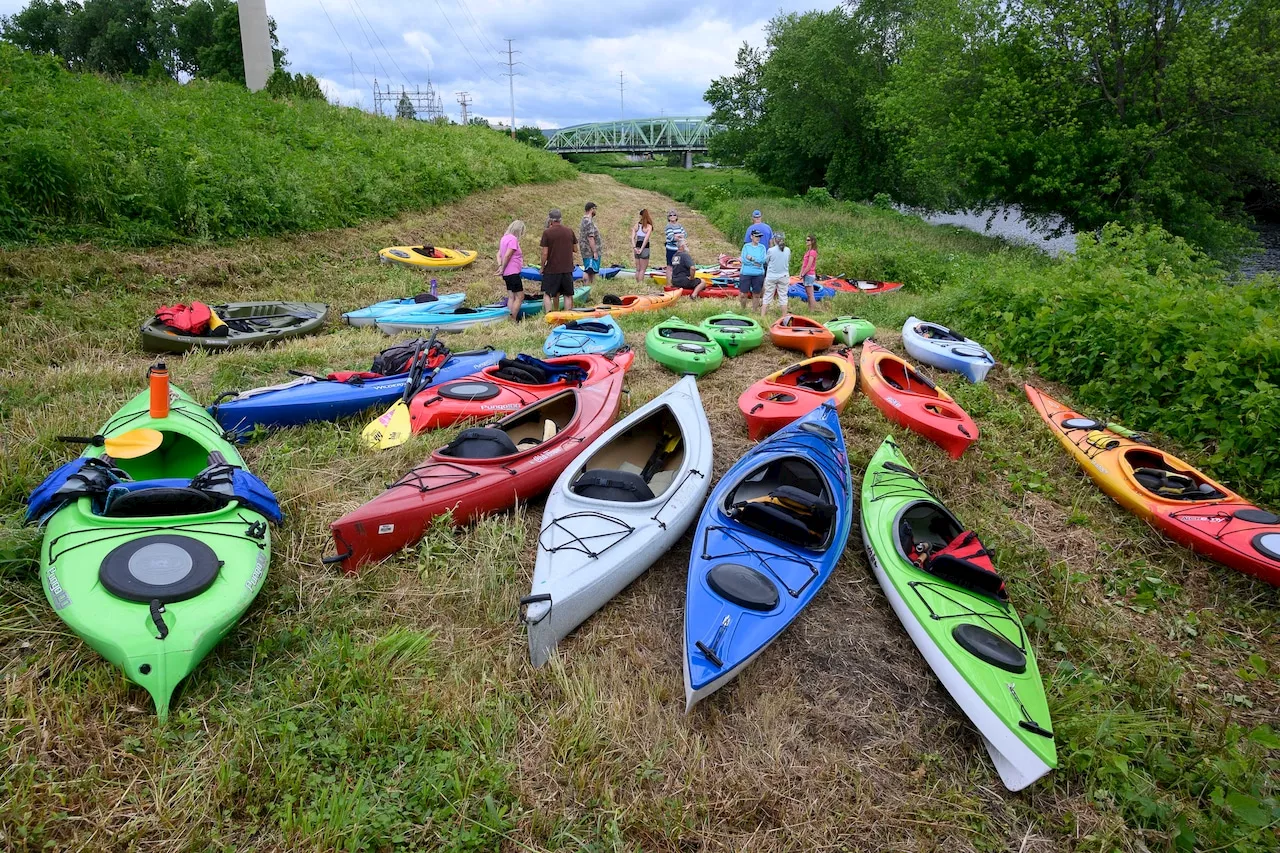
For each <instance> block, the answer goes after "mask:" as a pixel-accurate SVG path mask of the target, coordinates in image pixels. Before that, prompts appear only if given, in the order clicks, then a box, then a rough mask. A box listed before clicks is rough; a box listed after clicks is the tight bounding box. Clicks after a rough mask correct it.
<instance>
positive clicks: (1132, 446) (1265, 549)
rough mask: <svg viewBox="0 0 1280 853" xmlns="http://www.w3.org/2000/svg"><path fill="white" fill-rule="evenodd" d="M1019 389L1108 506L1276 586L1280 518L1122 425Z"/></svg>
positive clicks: (1279, 568) (1029, 389) (1279, 564)
mask: <svg viewBox="0 0 1280 853" xmlns="http://www.w3.org/2000/svg"><path fill="white" fill-rule="evenodd" d="M1024 390H1025V391H1026V392H1027V399H1028V400H1030V401H1031V405H1033V406H1035V408H1036V411H1037V412H1039V413H1040V417H1041V418H1043V419H1044V422H1045V423H1046V424H1048V425H1049V429H1050V430H1051V431H1052V432H1053V434H1054V435H1055V436H1056V437H1057V439H1058V441H1060V442H1061V443H1062V446H1063V447H1065V448H1067V452H1068V453H1070V454H1071V455H1072V457H1073V458H1074V459H1075V460H1076V462H1078V463H1079V464H1080V467H1081V468H1083V469H1084V470H1085V473H1087V474H1088V475H1089V476H1090V477H1092V478H1093V481H1094V482H1095V483H1097V484H1098V486H1099V488H1101V489H1102V491H1104V492H1106V493H1107V494H1108V495H1110V496H1111V498H1112V499H1113V500H1114V501H1115V502H1116V503H1118V504H1120V505H1121V506H1122V507H1124V508H1125V509H1127V510H1129V512H1131V513H1133V514H1134V515H1136V516H1138V517H1139V518H1141V519H1145V520H1146V521H1148V522H1150V523H1151V524H1152V525H1153V526H1155V527H1156V528H1157V529H1158V530H1160V531H1161V532H1162V533H1164V534H1165V535H1166V536H1168V537H1169V538H1170V539H1172V540H1174V541H1175V542H1177V543H1178V544H1180V545H1184V546H1186V547H1187V548H1190V549H1191V550H1192V551H1195V552H1196V553H1198V554H1203V555H1204V556H1206V557H1209V558H1210V559H1213V560H1217V561H1218V562H1219V563H1222V564H1223V565H1226V566H1230V567H1231V568H1233V569H1236V570H1237V571H1240V572H1244V573H1245V574H1249V575H1253V576H1255V577H1259V578H1261V579H1262V580H1264V581H1266V582H1267V583H1270V584H1275V585H1277V586H1280V516H1277V515H1276V514H1275V513H1271V512H1267V511H1266V510H1264V509H1260V508H1258V507H1257V506H1255V505H1254V504H1251V503H1249V502H1248V501H1247V500H1245V499H1244V498H1242V497H1240V496H1239V495H1237V494H1236V493H1235V492H1233V491H1231V490H1230V489H1228V488H1227V487H1226V486H1224V485H1222V484H1221V483H1218V482H1216V481H1214V480H1211V479H1209V478H1208V477H1207V476H1205V475H1204V474H1203V473H1201V472H1200V471H1197V470H1196V469H1195V468H1193V467H1192V466H1191V465H1189V464H1188V463H1186V462H1184V461H1182V460H1181V459H1179V458H1178V457H1176V456H1174V455H1173V454H1171V453H1165V452H1164V451H1163V450H1158V449H1157V448H1154V447H1152V446H1151V445H1149V444H1144V443H1142V442H1141V441H1135V440H1134V437H1133V436H1134V434H1133V433H1130V432H1129V431H1128V430H1125V429H1124V428H1123V427H1117V426H1116V425H1115V424H1103V423H1099V422H1098V421H1095V420H1093V419H1092V418H1087V417H1085V416H1084V415H1082V414H1080V413H1079V412H1076V411H1073V410H1072V409H1071V408H1070V407H1068V406H1066V405H1064V404H1062V403H1059V402H1058V401H1057V400H1055V399H1053V398H1052V397H1050V396H1049V395H1048V394H1045V393H1044V392H1043V391H1040V390H1038V389H1036V388H1033V387H1031V386H1030V385H1027V386H1024ZM1117 430H1120V431H1119V432H1117ZM1126 433H1128V434H1127V435H1126Z"/></svg>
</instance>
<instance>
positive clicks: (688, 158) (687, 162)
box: [684, 151, 693, 169]
mask: <svg viewBox="0 0 1280 853" xmlns="http://www.w3.org/2000/svg"><path fill="white" fill-rule="evenodd" d="M684 167H685V168H686V169H692V168H693V152H692V151H686V152H684Z"/></svg>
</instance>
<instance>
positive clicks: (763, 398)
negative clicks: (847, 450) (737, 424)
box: [738, 349, 858, 441]
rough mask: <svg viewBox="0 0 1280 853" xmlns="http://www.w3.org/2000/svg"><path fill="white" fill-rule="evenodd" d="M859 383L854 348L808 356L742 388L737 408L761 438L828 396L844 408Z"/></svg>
mask: <svg viewBox="0 0 1280 853" xmlns="http://www.w3.org/2000/svg"><path fill="white" fill-rule="evenodd" d="M857 384H858V375H857V366H856V363H855V362H854V360H853V350H850V349H843V350H841V351H840V353H839V355H838V356H830V355H820V356H817V357H815V358H807V359H805V360H804V361H801V362H799V363H797V364H793V365H791V366H790V367H788V368H786V369H784V370H779V371H778V372H777V373H771V374H769V375H768V376H766V377H765V378H764V379H761V380H760V381H759V382H757V383H755V384H754V385H752V386H751V387H750V388H748V389H747V390H746V391H743V392H742V396H740V397H738V409H739V410H740V411H741V412H742V416H743V417H744V418H746V420H747V432H748V433H749V434H750V435H751V439H752V440H753V441H759V440H760V439H762V438H765V437H766V436H770V435H773V434H774V433H775V432H777V431H778V430H780V429H782V428H783V427H784V426H786V425H787V424H789V423H791V422H792V421H794V420H797V419H799V418H802V417H804V416H805V415H807V414H809V413H810V412H812V411H813V410H814V409H816V408H818V407H819V406H821V405H822V404H823V403H825V402H826V401H827V400H834V401H835V404H836V410H837V411H844V406H845V403H847V402H849V397H850V396H852V395H853V389H854V388H855V387H856V386H857Z"/></svg>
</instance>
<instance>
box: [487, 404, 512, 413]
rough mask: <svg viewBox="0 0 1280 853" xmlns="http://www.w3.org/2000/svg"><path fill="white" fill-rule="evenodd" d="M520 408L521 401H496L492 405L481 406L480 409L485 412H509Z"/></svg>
mask: <svg viewBox="0 0 1280 853" xmlns="http://www.w3.org/2000/svg"><path fill="white" fill-rule="evenodd" d="M518 408H520V404H519V403H495V404H494V405H492V406H481V407H480V409H481V410H482V411H485V412H509V411H511V410H512V409H518Z"/></svg>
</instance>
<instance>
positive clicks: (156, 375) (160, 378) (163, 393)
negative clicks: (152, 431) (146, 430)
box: [147, 361, 169, 418]
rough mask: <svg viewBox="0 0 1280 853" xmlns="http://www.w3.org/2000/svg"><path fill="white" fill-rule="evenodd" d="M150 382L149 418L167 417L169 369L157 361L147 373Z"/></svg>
mask: <svg viewBox="0 0 1280 853" xmlns="http://www.w3.org/2000/svg"><path fill="white" fill-rule="evenodd" d="M147 378H148V379H149V380H150V381H151V417H153V418H167V417H169V369H168V368H167V367H165V366H164V362H163V361H157V362H156V363H155V365H154V366H152V367H151V368H150V369H149V370H148V371H147Z"/></svg>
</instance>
